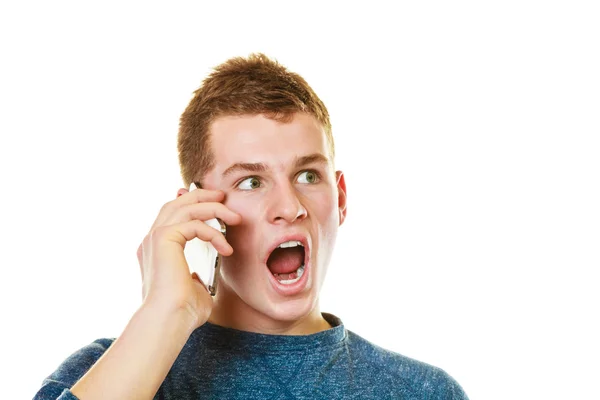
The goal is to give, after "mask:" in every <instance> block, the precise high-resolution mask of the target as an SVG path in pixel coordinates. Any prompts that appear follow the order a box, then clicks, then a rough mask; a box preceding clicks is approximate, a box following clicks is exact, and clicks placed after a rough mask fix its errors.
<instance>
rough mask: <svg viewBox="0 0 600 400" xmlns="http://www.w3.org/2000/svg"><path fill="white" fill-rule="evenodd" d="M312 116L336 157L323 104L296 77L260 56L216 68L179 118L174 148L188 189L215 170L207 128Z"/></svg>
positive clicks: (238, 59)
mask: <svg viewBox="0 0 600 400" xmlns="http://www.w3.org/2000/svg"><path fill="white" fill-rule="evenodd" d="M297 112H304V113H308V114H310V115H312V116H313V117H315V118H316V120H317V121H319V123H321V124H322V125H323V128H324V130H325V135H326V136H327V139H328V142H329V150H330V152H331V161H333V157H334V145H333V136H332V134H331V123H330V121H329V113H328V112H327V108H326V107H325V104H323V102H322V101H321V99H319V97H318V96H317V95H316V93H315V92H314V91H313V90H312V88H311V87H310V86H309V85H308V83H306V81H305V80H304V79H303V78H302V77H301V76H300V75H298V74H296V73H294V72H290V71H288V70H287V68H285V67H284V66H282V65H281V64H279V63H278V62H277V61H276V60H272V59H270V58H268V57H267V56H265V55H264V54H262V53H258V54H250V55H249V56H248V57H247V58H244V57H235V58H231V59H229V60H227V61H226V62H224V63H223V64H221V65H219V66H217V67H215V68H214V70H213V72H212V73H211V74H210V75H209V76H208V77H207V78H206V79H205V80H204V81H203V82H202V85H201V86H200V88H198V90H196V91H195V92H194V97H193V98H192V100H191V101H190V103H189V104H188V106H187V108H186V109H185V111H184V112H183V114H182V115H181V119H180V123H179V134H178V137H177V149H178V152H179V167H180V170H181V177H182V178H183V183H184V184H185V186H186V187H189V185H190V184H191V183H192V182H195V181H201V179H202V178H203V177H204V174H205V173H206V172H207V171H209V170H210V169H212V168H213V167H214V156H213V154H212V152H211V149H210V143H211V141H210V135H209V129H210V125H211V123H212V122H213V121H214V120H215V119H217V118H219V117H223V116H230V115H258V114H263V115H264V116H265V117H267V118H271V119H274V120H277V121H281V122H288V121H290V120H291V118H292V117H293V114H294V113H297Z"/></svg>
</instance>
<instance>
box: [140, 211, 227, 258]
mask: <svg viewBox="0 0 600 400" xmlns="http://www.w3.org/2000/svg"><path fill="white" fill-rule="evenodd" d="M194 238H198V239H200V240H202V241H204V242H210V243H211V244H212V245H213V246H214V248H215V250H217V251H218V252H219V253H220V254H222V255H224V256H230V255H231V254H233V248H232V247H231V245H230V244H229V243H227V240H226V239H225V236H223V234H222V233H221V232H219V231H218V230H216V229H214V228H212V227H210V226H208V225H206V224H205V223H204V222H202V221H198V220H191V221H187V222H183V223H180V224H175V225H170V226H161V227H159V228H157V229H155V230H154V231H153V232H152V234H151V238H150V239H151V240H152V242H154V243H161V242H163V241H164V240H166V241H171V242H176V243H179V244H180V245H181V247H185V244H186V243H187V242H188V241H190V240H192V239H194Z"/></svg>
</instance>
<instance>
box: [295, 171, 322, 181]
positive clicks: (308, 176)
mask: <svg viewBox="0 0 600 400" xmlns="http://www.w3.org/2000/svg"><path fill="white" fill-rule="evenodd" d="M298 181H299V182H300V183H317V182H318V181H319V175H318V174H317V173H316V172H315V171H304V172H303V173H301V174H300V175H298Z"/></svg>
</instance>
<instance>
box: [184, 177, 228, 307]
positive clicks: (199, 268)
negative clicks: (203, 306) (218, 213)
mask: <svg viewBox="0 0 600 400" xmlns="http://www.w3.org/2000/svg"><path fill="white" fill-rule="evenodd" d="M199 188H201V186H200V184H199V183H197V182H192V184H191V185H190V189H189V191H190V192H191V191H192V190H195V189H199ZM204 222H205V223H206V224H207V225H208V226H211V227H213V228H215V229H217V230H219V231H220V232H221V233H222V234H223V235H225V234H226V233H227V227H226V226H225V224H224V223H223V221H221V220H220V219H219V218H213V219H209V220H208V221H204ZM183 254H184V255H185V259H186V261H187V264H188V267H189V268H190V272H196V273H197V274H198V276H199V277H200V279H202V282H204V284H205V285H206V288H207V289H208V292H209V293H210V295H211V296H214V295H215V294H217V286H218V283H219V271H220V268H221V255H220V254H219V253H218V252H217V250H216V249H215V248H214V246H213V245H212V243H210V242H205V241H203V240H200V239H198V238H194V239H192V240H190V241H188V242H187V243H186V244H185V248H184V249H183Z"/></svg>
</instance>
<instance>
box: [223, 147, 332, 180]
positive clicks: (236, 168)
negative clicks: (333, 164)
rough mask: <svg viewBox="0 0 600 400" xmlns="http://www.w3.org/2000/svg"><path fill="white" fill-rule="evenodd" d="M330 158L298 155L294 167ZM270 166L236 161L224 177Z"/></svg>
mask: <svg viewBox="0 0 600 400" xmlns="http://www.w3.org/2000/svg"><path fill="white" fill-rule="evenodd" d="M327 163H329V159H328V158H327V157H325V156H324V155H323V154H321V153H314V154H311V155H308V156H302V157H296V161H295V162H294V168H301V167H304V166H305V165H309V164H327ZM268 169H269V167H267V165H266V164H265V163H235V164H233V165H232V166H230V167H229V168H227V169H226V170H225V171H224V172H223V175H222V176H223V178H226V177H228V176H229V175H232V174H234V173H236V172H255V173H258V172H265V171H268Z"/></svg>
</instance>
